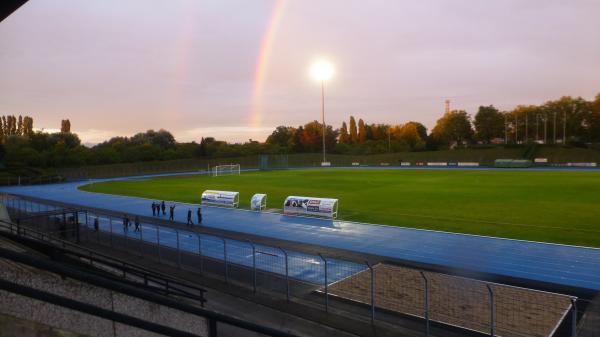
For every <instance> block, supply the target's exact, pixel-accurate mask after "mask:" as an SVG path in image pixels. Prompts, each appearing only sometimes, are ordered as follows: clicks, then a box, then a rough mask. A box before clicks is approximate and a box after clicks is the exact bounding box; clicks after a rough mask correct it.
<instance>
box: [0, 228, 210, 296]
mask: <svg viewBox="0 0 600 337" xmlns="http://www.w3.org/2000/svg"><path fill="white" fill-rule="evenodd" d="M0 226H2V227H4V228H7V229H9V230H10V231H11V232H12V231H13V230H14V229H15V227H17V229H18V228H19V227H24V226H23V225H16V224H13V223H12V222H7V221H4V220H0ZM31 233H34V234H37V235H38V236H39V237H34V236H32V235H31ZM18 234H19V235H21V233H18ZM23 234H25V235H28V236H29V237H31V238H33V239H37V240H42V241H44V242H48V243H52V244H53V246H54V247H56V248H59V249H61V250H66V248H65V247H67V246H69V247H73V248H76V249H80V250H83V251H85V252H86V253H87V254H88V255H85V254H81V255H82V256H84V257H86V258H89V257H90V256H93V255H95V256H96V258H98V257H101V258H103V259H106V260H109V261H115V262H116V264H118V265H119V266H120V268H125V267H128V268H129V270H130V271H138V272H140V273H145V274H147V275H153V276H154V277H156V278H162V279H164V280H165V282H166V284H167V285H168V286H169V287H173V286H174V285H175V286H176V285H179V286H182V287H186V288H189V289H192V290H196V291H198V292H200V293H201V294H202V295H201V296H203V294H204V293H205V292H206V289H204V288H200V287H197V286H196V285H193V284H191V283H190V282H188V281H185V280H181V279H179V278H176V277H173V276H170V275H166V274H163V273H161V272H159V271H154V270H149V269H147V268H144V267H141V266H138V265H135V264H132V263H130V262H127V261H124V260H121V259H118V258H115V257H112V256H109V255H106V254H103V253H99V252H97V251H95V250H92V249H89V248H87V247H83V246H80V245H77V244H74V243H72V242H70V241H66V240H62V239H60V238H57V237H55V236H51V235H48V234H46V233H43V232H40V231H37V230H35V229H31V228H30V227H27V230H26V231H25V233H23ZM45 238H47V239H51V240H52V241H55V242H58V243H59V244H60V246H57V245H56V244H54V243H53V242H51V241H50V240H47V239H45ZM90 254H92V255H90ZM153 281H154V280H153ZM154 282H155V281H154Z"/></svg>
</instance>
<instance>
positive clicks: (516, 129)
mask: <svg viewBox="0 0 600 337" xmlns="http://www.w3.org/2000/svg"><path fill="white" fill-rule="evenodd" d="M515 144H519V119H518V118H517V116H515Z"/></svg>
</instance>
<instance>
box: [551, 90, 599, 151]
mask: <svg viewBox="0 0 600 337" xmlns="http://www.w3.org/2000/svg"><path fill="white" fill-rule="evenodd" d="M542 109H543V110H544V111H545V113H546V116H547V117H548V128H549V130H548V138H549V140H548V141H549V142H551V141H554V138H556V141H557V142H561V141H562V139H563V128H566V136H567V139H568V140H575V141H580V140H582V139H583V138H584V135H585V134H586V132H585V118H586V116H589V113H590V111H591V103H590V102H588V101H586V100H584V99H583V98H581V97H577V98H572V97H570V96H563V97H561V98H560V99H558V100H555V101H548V102H546V103H544V105H543V106H542ZM565 116H566V125H565V124H564V122H565ZM555 130H556V134H555Z"/></svg>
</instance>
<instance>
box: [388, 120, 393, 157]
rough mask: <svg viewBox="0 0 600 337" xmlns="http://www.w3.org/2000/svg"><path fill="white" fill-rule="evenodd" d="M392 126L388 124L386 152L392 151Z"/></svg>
mask: <svg viewBox="0 0 600 337" xmlns="http://www.w3.org/2000/svg"><path fill="white" fill-rule="evenodd" d="M391 132H392V127H391V126H388V152H392V134H391Z"/></svg>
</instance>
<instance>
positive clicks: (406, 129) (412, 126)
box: [395, 122, 427, 150]
mask: <svg viewBox="0 0 600 337" xmlns="http://www.w3.org/2000/svg"><path fill="white" fill-rule="evenodd" d="M395 137H396V139H398V140H401V141H403V142H404V143H406V144H407V145H408V146H410V149H411V150H422V149H424V148H425V145H426V144H427V129H426V128H425V126H424V125H423V124H421V123H417V122H408V123H406V124H404V125H402V126H401V127H400V128H399V129H398V131H397V132H396V135H395Z"/></svg>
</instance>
